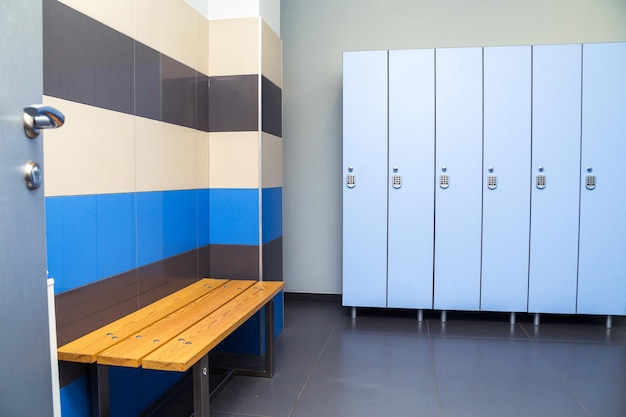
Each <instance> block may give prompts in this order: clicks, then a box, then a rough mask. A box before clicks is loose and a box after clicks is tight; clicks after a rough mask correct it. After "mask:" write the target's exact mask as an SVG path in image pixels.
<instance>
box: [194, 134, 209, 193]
mask: <svg viewBox="0 0 626 417" xmlns="http://www.w3.org/2000/svg"><path fill="white" fill-rule="evenodd" d="M196 137H197V138H198V148H197V154H196V158H197V168H198V179H197V188H209V186H210V184H209V132H200V131H196Z"/></svg>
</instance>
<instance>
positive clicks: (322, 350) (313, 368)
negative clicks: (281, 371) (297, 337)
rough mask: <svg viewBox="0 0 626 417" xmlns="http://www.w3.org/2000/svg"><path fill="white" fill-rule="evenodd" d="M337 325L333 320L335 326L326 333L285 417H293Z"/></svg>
mask: <svg viewBox="0 0 626 417" xmlns="http://www.w3.org/2000/svg"><path fill="white" fill-rule="evenodd" d="M337 323H338V320H335V324H333V327H332V328H331V329H330V331H329V332H328V336H327V337H326V341H324V345H323V346H322V348H321V349H320V352H319V353H318V354H317V357H316V358H315V362H314V363H313V366H312V367H311V371H310V372H309V375H308V376H307V378H306V381H304V384H303V385H302V389H301V390H300V392H299V393H298V396H297V397H296V401H294V403H293V406H292V407H291V410H290V411H289V414H288V415H287V417H291V416H292V415H293V412H294V411H295V409H296V405H297V404H298V401H299V400H300V397H302V394H303V393H304V390H305V389H306V387H307V385H309V380H310V379H311V376H313V371H314V370H315V367H316V366H317V363H318V361H319V359H320V357H321V356H322V353H323V352H324V349H326V345H328V341H329V340H330V337H331V336H332V334H333V331H334V330H335V327H337Z"/></svg>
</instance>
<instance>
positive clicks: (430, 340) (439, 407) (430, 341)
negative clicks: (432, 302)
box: [426, 320, 442, 417]
mask: <svg viewBox="0 0 626 417" xmlns="http://www.w3.org/2000/svg"><path fill="white" fill-rule="evenodd" d="M426 330H427V332H428V350H429V351H430V360H431V362H432V364H433V382H434V383H435V392H436V393H437V410H438V411H439V417H441V416H442V414H441V396H440V395H439V382H438V380H437V371H436V368H435V353H434V349H433V343H432V337H431V334H430V320H426Z"/></svg>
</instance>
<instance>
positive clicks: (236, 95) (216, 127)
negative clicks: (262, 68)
mask: <svg viewBox="0 0 626 417" xmlns="http://www.w3.org/2000/svg"><path fill="white" fill-rule="evenodd" d="M258 89H259V87H258V75H234V76H221V77H211V78H210V82H209V130H210V131H211V132H237V131H254V130H258V128H259V126H258V120H259V119H258V109H259V103H258Z"/></svg>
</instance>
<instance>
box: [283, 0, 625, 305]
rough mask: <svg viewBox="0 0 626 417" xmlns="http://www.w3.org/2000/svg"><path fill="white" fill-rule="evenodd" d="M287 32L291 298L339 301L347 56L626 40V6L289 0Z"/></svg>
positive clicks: (568, 1)
mask: <svg viewBox="0 0 626 417" xmlns="http://www.w3.org/2000/svg"><path fill="white" fill-rule="evenodd" d="M281 30H282V39H283V69H284V86H283V138H284V155H283V158H284V162H283V164H284V202H283V213H284V215H283V247H284V249H283V250H284V261H283V262H284V277H285V283H286V291H290V292H311V293H331V294H333V293H334V294H339V293H341V250H342V249H341V239H342V236H341V234H342V233H341V225H342V201H341V196H342V194H341V192H342V186H343V176H342V142H341V141H342V137H341V135H342V124H341V123H342V122H341V117H342V110H341V109H342V96H341V56H342V52H343V51H348V50H368V49H406V48H432V47H452V46H492V45H528V44H551V43H582V42H605V41H626V1H625V0H508V1H502V0H482V1H467V0H341V1H337V0H315V1H312V0H282V4H281ZM363 261H364V262H367V259H364V260H363Z"/></svg>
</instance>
